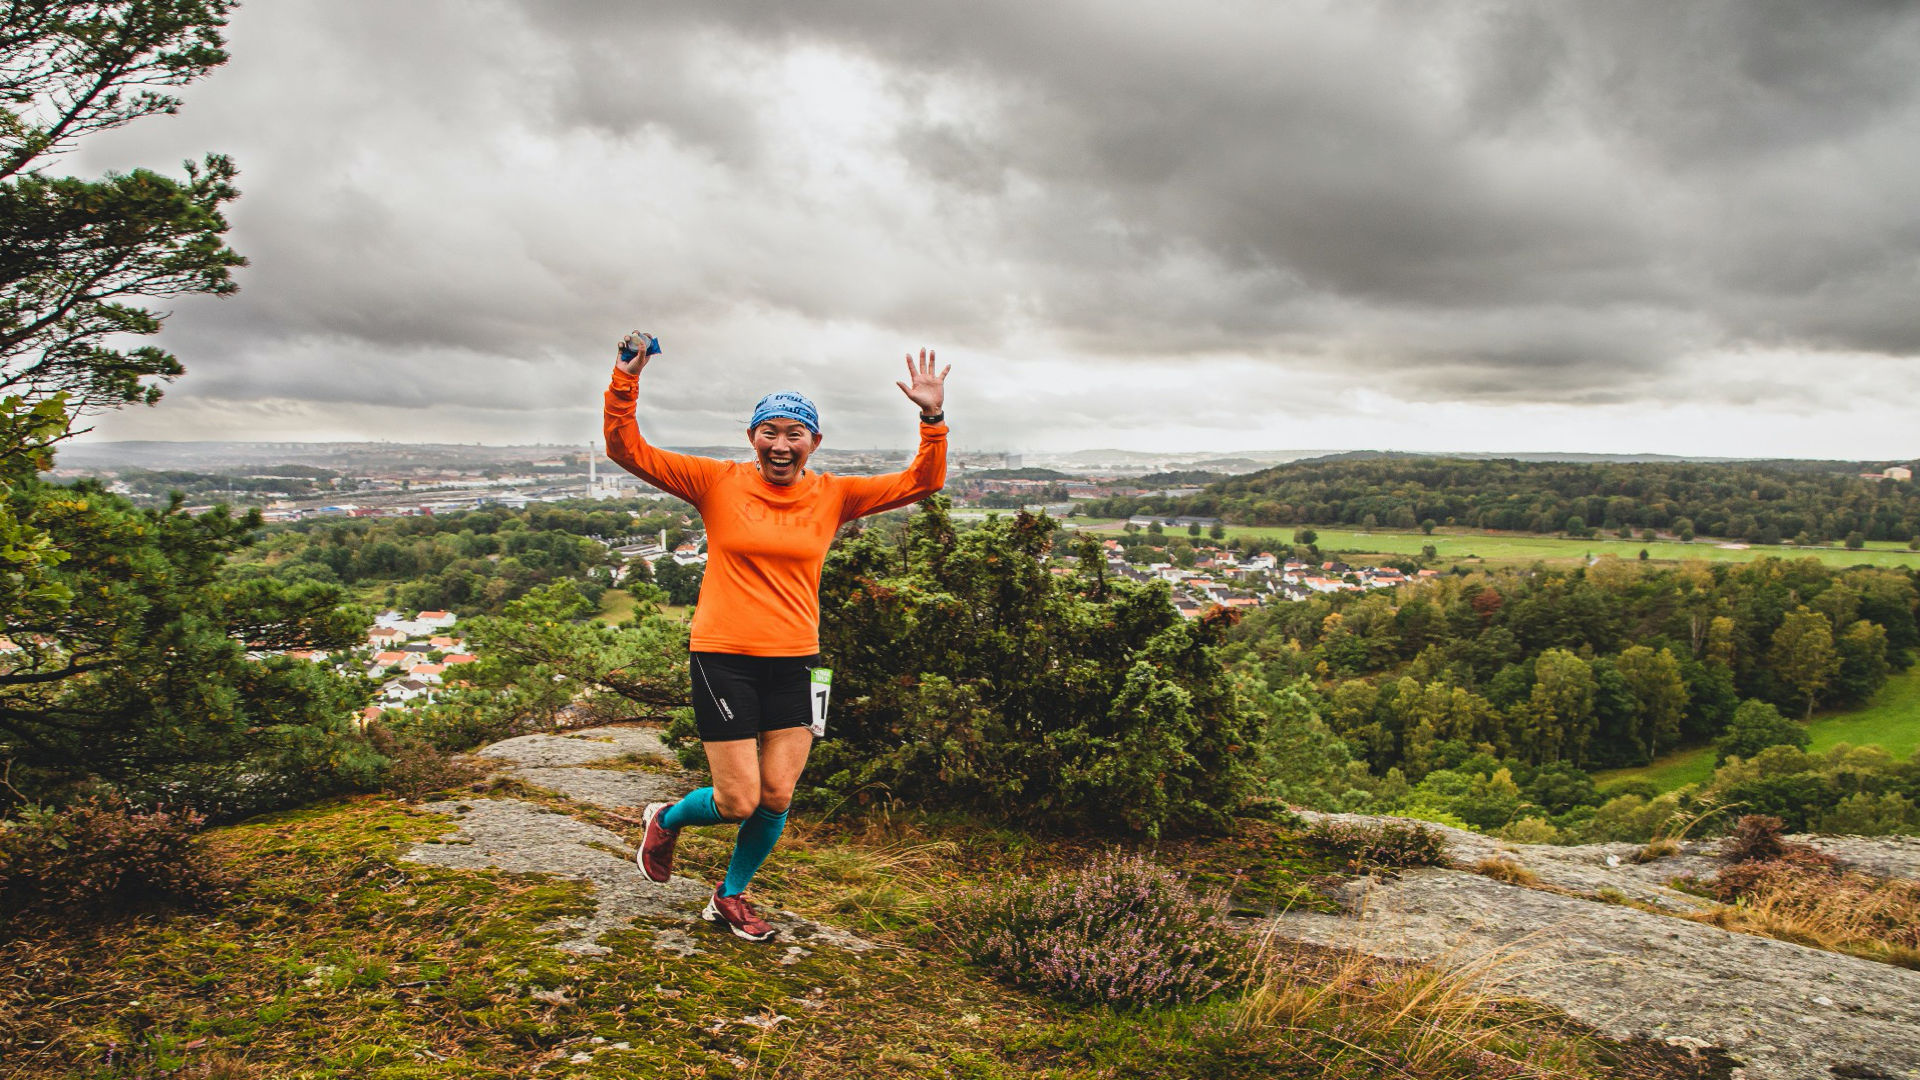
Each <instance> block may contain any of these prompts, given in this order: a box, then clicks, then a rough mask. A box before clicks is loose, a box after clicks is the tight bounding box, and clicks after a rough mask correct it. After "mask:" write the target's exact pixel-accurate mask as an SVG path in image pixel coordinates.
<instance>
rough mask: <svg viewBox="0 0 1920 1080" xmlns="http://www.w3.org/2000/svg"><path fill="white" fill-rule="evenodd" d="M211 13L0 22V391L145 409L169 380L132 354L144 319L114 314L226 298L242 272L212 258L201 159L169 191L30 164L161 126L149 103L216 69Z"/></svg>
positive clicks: (149, 325)
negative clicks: (127, 128) (117, 341)
mask: <svg viewBox="0 0 1920 1080" xmlns="http://www.w3.org/2000/svg"><path fill="white" fill-rule="evenodd" d="M231 6H232V5H231V4H230V3H228V2H227V0H117V2H109V3H78V2H47V3H35V4H14V5H9V7H8V9H7V32H6V34H5V35H4V36H0V101H4V102H5V105H4V107H0V391H4V392H5V393H7V394H9V395H17V396H19V397H21V398H22V399H23V400H25V401H28V402H34V403H38V402H41V401H46V400H51V399H52V398H53V397H54V396H55V395H62V396H63V397H64V399H65V401H66V407H67V408H69V409H74V410H79V411H87V410H93V409H102V408H114V407H117V406H121V405H125V404H131V403H136V402H148V403H150V402H152V401H154V400H156V399H157V398H158V397H159V396H160V391H159V389H158V388H157V387H156V386H154V385H153V384H152V383H150V382H147V381H144V380H146V379H149V378H151V377H156V376H157V377H159V378H161V379H170V378H173V377H175V376H177V375H179V374H180V373H181V367H180V363H179V361H178V360H176V359H175V358H174V357H173V356H171V355H169V354H168V353H166V352H164V351H162V350H160V349H157V348H154V347H151V346H144V347H139V348H133V349H118V348H110V347H108V346H107V345H105V344H103V342H105V341H106V340H109V339H112V338H116V337H118V336H120V335H128V334H131V335H148V334H153V333H156V332H158V330H159V329H160V317H159V316H156V315H155V314H153V313H152V312H150V311H148V310H146V309H145V308H142V307H138V306H135V304H134V303H129V301H138V300H143V299H157V298H165V297H172V296H181V295H196V294H198V295H214V296H224V295H227V294H229V293H231V292H233V291H234V288H235V285H234V283H233V280H232V276H231V271H232V270H233V268H235V267H238V266H242V265H244V264H245V260H244V259H242V258H240V256H238V255H236V254H235V253H234V252H233V251H232V250H231V249H229V248H228V247H226V246H225V244H224V243H223V242H222V239H221V238H222V236H223V235H224V234H225V233H226V231H227V222H226V219H225V218H224V217H223V215H222V207H224V205H225V204H226V203H228V202H231V201H232V200H233V199H234V198H236V197H237V195H238V192H236V191H235V189H234V187H233V185H232V180H233V177H234V174H235V170H234V167H233V164H232V162H230V161H229V160H227V159H226V158H225V157H222V156H220V155H217V154H210V155H208V156H207V157H206V159H205V161H204V162H203V163H201V164H195V163H193V162H188V163H187V164H186V178H185V180H184V181H182V180H174V179H171V178H168V177H164V176H161V175H159V174H157V173H154V172H151V171H149V170H146V169H135V170H133V171H132V172H129V173H125V174H109V175H108V176H106V177H105V178H103V179H100V180H86V179H82V178H79V177H72V176H61V175H49V174H48V173H45V172H42V171H41V166H42V165H43V164H44V159H45V158H47V157H49V156H50V155H53V154H57V153H60V152H61V151H63V150H66V149H69V148H70V147H71V146H72V145H73V143H74V142H75V141H77V140H79V139H82V138H84V137H86V136H88V135H91V134H94V133H97V132H101V131H105V130H109V129H112V128H116V127H119V126H121V125H123V124H126V123H129V122H131V121H133V120H136V119H139V118H141V117H144V116H151V115H155V114H161V113H170V112H173V111H174V110H175V109H176V108H177V106H178V104H179V102H178V101H177V100H176V99H174V98H172V97H170V96H168V95H166V94H164V93H162V92H161V91H162V89H164V88H167V87H172V86H180V85H184V84H186V83H189V82H192V81H193V80H195V79H197V78H199V77H201V76H202V75H204V74H206V73H207V72H208V71H210V70H211V69H213V68H214V67H216V66H218V65H220V64H222V63H224V62H225V61H226V53H225V52H224V51H222V49H221V45H222V41H221V36H220V31H221V29H222V28H223V26H224V24H225V21H226V15H227V11H228V9H229V8H230V7H231Z"/></svg>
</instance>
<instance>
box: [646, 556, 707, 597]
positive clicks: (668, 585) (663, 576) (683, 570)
mask: <svg viewBox="0 0 1920 1080" xmlns="http://www.w3.org/2000/svg"><path fill="white" fill-rule="evenodd" d="M706 576H707V575H706V568H705V567H704V566H702V565H701V564H699V563H689V564H686V565H682V564H681V563H679V562H678V561H676V560H675V559H674V557H673V556H671V555H668V556H664V557H663V558H661V559H660V560H659V561H658V562H657V563H656V564H655V565H654V568H653V583H654V584H655V585H658V586H659V587H660V588H662V589H665V590H666V592H667V603H669V604H677V605H679V606H681V607H685V606H687V605H688V604H692V603H696V602H698V601H699V599H700V583H701V582H702V581H704V580H705V579H706Z"/></svg>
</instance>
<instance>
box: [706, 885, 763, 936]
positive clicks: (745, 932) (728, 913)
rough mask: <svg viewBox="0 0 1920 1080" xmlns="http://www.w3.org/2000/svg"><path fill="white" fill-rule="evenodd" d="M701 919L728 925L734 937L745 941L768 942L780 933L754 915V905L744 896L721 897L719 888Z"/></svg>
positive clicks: (716, 888)
mask: <svg viewBox="0 0 1920 1080" xmlns="http://www.w3.org/2000/svg"><path fill="white" fill-rule="evenodd" d="M700 917H701V918H703V919H705V920H707V921H708V922H711V923H717V922H723V923H726V924H727V929H729V930H731V931H733V936H734V937H737V938H740V939H741V940H743V941H766V940H767V939H768V938H771V937H772V936H773V935H775V934H777V933H779V932H780V931H778V930H775V929H774V928H773V927H771V926H769V925H768V924H767V920H765V919H763V918H761V917H760V916H759V915H757V914H755V913H754V910H753V905H752V904H749V903H747V898H746V896H745V895H744V894H743V895H740V896H721V895H720V889H719V887H718V886H715V887H714V890H713V899H711V900H708V901H707V910H705V911H703V912H701V913H700Z"/></svg>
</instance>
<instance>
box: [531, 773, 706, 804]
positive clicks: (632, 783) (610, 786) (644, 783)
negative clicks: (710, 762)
mask: <svg viewBox="0 0 1920 1080" xmlns="http://www.w3.org/2000/svg"><path fill="white" fill-rule="evenodd" d="M512 772H513V775H515V776H517V777H519V778H520V779H522V780H524V781H526V782H527V783H529V784H532V785H533V786H535V787H543V788H546V789H547V790H548V791H553V792H558V793H559V794H561V795H565V796H566V797H567V798H569V799H573V800H575V801H576V802H584V803H592V804H593V805H595V806H604V807H606V808H607V809H609V810H618V809H621V808H622V807H636V806H645V805H647V804H648V803H650V802H672V801H674V800H676V799H678V798H679V797H680V796H682V795H685V794H686V793H687V792H689V791H691V790H693V781H692V779H691V778H690V777H688V776H686V775H685V774H683V773H661V772H635V771H630V770H626V769H594V768H583V767H578V766H515V767H514V768H513V770H512Z"/></svg>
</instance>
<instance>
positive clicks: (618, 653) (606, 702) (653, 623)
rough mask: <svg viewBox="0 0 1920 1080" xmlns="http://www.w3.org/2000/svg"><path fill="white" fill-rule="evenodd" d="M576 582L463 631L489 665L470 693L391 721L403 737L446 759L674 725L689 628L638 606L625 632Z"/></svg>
mask: <svg viewBox="0 0 1920 1080" xmlns="http://www.w3.org/2000/svg"><path fill="white" fill-rule="evenodd" d="M595 610H596V605H595V604H594V603H593V601H591V600H589V599H587V597H586V596H585V595H584V594H583V593H582V592H581V591H580V590H579V589H578V588H577V587H575V586H574V584H573V583H571V582H566V581H561V582H556V583H554V584H552V585H545V586H541V587H540V588H537V589H535V590H533V591H532V592H530V593H528V594H527V595H526V596H524V597H521V598H520V599H518V600H515V601H513V602H511V603H509V604H507V606H506V609H505V611H503V612H502V613H501V614H500V615H498V616H480V617H477V618H474V619H471V620H468V621H466V622H464V623H462V624H461V625H462V628H463V630H464V631H465V633H466V635H467V640H468V641H469V642H470V643H471V644H472V645H473V647H474V648H475V649H476V651H477V652H478V655H479V657H480V659H479V660H478V661H477V662H475V663H473V664H468V665H463V668H462V671H461V676H462V678H463V679H464V680H465V681H466V682H467V683H468V684H469V685H467V686H465V687H461V688H456V689H453V690H451V691H449V692H448V693H447V694H446V695H445V696H443V697H442V698H441V699H440V700H439V701H438V702H436V703H434V704H432V705H428V706H425V707H422V708H416V709H409V710H407V711H405V712H403V713H400V714H398V715H396V716H395V717H394V718H393V719H391V720H390V721H389V722H388V726H389V727H391V728H392V729H393V730H394V732H395V733H396V734H398V735H400V736H402V737H406V738H416V739H419V740H421V741H424V742H426V743H427V744H429V745H431V746H433V747H435V748H437V749H441V750H470V749H472V748H474V747H476V746H478V745H480V744H481V743H484V742H489V741H493V740H496V739H501V738H506V737H508V736H511V735H520V734H525V733H527V732H530V731H547V730H551V729H553V728H555V727H558V726H561V724H562V722H563V721H564V722H566V723H567V724H569V725H572V726H581V725H588V724H594V723H605V722H609V721H614V720H630V719H634V718H635V717H648V718H653V719H666V718H668V717H669V716H671V715H673V713H672V710H675V709H677V708H678V707H680V706H683V705H685V704H686V700H687V693H686V687H687V627H686V624H685V623H683V622H681V621H680V620H678V619H670V618H667V617H666V616H664V615H662V614H660V611H659V609H658V608H657V607H655V606H653V605H651V604H644V603H643V604H639V605H636V607H635V609H634V614H633V617H632V618H631V619H630V620H628V621H627V622H625V623H623V624H621V625H619V626H607V625H605V624H602V623H600V622H598V621H596V620H595V619H594V618H593V615H594V612H595Z"/></svg>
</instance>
